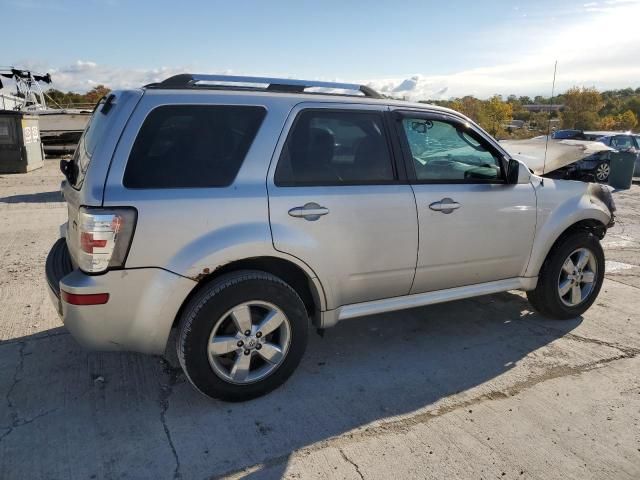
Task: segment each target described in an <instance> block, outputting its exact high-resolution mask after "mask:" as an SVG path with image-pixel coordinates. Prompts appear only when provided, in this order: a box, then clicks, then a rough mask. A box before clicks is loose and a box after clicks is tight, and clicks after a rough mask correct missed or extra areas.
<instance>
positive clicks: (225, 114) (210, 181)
mask: <svg viewBox="0 0 640 480" xmlns="http://www.w3.org/2000/svg"><path fill="white" fill-rule="evenodd" d="M265 113H266V111H265V109H264V108H263V107H257V106H226V105H224V106H223V105H215V106H212V105H166V106H161V107H158V108H156V109H154V110H153V111H152V112H151V113H150V114H149V115H148V116H147V118H146V119H145V121H144V123H143V125H142V127H141V129H140V132H139V133H138V136H137V138H136V140H135V142H134V145H133V148H132V150H131V154H130V155H129V160H128V162H127V167H126V169H125V174H124V179H123V184H124V186H125V187H127V188H208V187H226V186H229V185H231V183H232V182H233V180H234V179H235V177H236V175H237V173H238V170H240V166H241V165H242V162H243V161H244V158H245V156H246V154H247V152H248V151H249V147H251V144H252V142H253V140H254V138H255V136H256V134H257V133H258V129H259V128H260V125H261V124H262V120H263V119H264V116H265Z"/></svg>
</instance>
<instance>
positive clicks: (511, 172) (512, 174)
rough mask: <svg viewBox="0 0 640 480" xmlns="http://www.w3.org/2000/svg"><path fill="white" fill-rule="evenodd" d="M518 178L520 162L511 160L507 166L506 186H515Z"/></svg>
mask: <svg viewBox="0 0 640 480" xmlns="http://www.w3.org/2000/svg"><path fill="white" fill-rule="evenodd" d="M519 177H520V162H518V161H517V160H514V159H511V160H509V163H508V164H507V185H515V184H516V183H518V178H519Z"/></svg>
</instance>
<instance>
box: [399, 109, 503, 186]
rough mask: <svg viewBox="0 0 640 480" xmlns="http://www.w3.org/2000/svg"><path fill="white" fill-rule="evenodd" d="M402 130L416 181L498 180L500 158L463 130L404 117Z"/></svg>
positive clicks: (445, 123)
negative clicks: (409, 152)
mask: <svg viewBox="0 0 640 480" xmlns="http://www.w3.org/2000/svg"><path fill="white" fill-rule="evenodd" d="M402 127H403V129H404V132H405V135H406V138H407V141H408V143H409V148H410V150H411V156H412V158H413V164H414V166H415V172H416V178H417V180H422V181H434V182H443V183H446V182H448V181H451V182H465V181H467V182H469V183H482V182H491V181H497V180H500V179H501V178H502V173H501V170H500V159H499V158H498V157H496V156H494V154H493V153H492V152H490V151H489V150H488V149H487V148H485V147H484V146H483V144H482V143H481V142H480V141H478V140H477V139H476V138H475V137H474V136H472V135H471V134H470V133H468V132H467V130H466V129H465V128H464V127H462V126H458V125H456V124H453V123H448V122H445V121H440V120H425V119H420V118H404V119H403V120H402Z"/></svg>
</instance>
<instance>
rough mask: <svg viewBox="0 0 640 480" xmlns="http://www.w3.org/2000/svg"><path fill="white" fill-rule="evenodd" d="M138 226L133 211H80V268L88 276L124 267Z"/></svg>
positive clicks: (113, 209)
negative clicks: (112, 268) (110, 268)
mask: <svg viewBox="0 0 640 480" xmlns="http://www.w3.org/2000/svg"><path fill="white" fill-rule="evenodd" d="M135 226H136V211H135V210H134V209H133V208H108V209H104V208H87V207H82V208H80V211H79V214H78V235H79V238H78V245H79V247H80V249H79V251H78V256H77V262H78V266H79V267H80V269H81V270H83V271H85V272H89V273H100V272H104V271H105V270H107V269H108V268H109V267H124V261H125V260H126V258H127V253H128V251H129V246H130V245H131V240H132V239H133V231H134V229H135Z"/></svg>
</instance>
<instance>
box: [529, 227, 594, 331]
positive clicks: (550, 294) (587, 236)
mask: <svg viewBox="0 0 640 480" xmlns="http://www.w3.org/2000/svg"><path fill="white" fill-rule="evenodd" d="M585 253H586V254H588V256H587V257H586V259H585V257H584V256H583V255H584V254H585ZM582 261H584V262H585V265H583V266H582V269H580V263H581V262H582ZM590 280H592V281H590ZM603 280H604V251H603V250H602V246H601V245H600V241H599V240H598V238H597V237H596V236H595V235H594V234H593V233H590V232H587V231H580V232H576V233H573V234H570V235H567V236H566V237H564V238H563V239H561V240H560V241H559V242H558V243H557V244H556V245H554V247H553V249H552V250H551V252H549V255H548V256H547V259H546V260H545V262H544V264H543V265H542V268H541V269H540V274H539V276H538V284H537V286H536V288H535V290H532V291H529V292H527V298H528V299H529V303H531V305H532V306H533V308H534V309H535V310H537V311H538V313H540V314H541V315H543V316H544V317H547V318H551V319H556V320H566V319H570V318H575V317H578V316H580V315H582V314H583V313H584V312H586V311H587V309H588V308H589V307H590V306H591V305H592V304H593V302H595V300H596V298H597V297H598V293H599V292H600V288H601V287H602V282H603Z"/></svg>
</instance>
